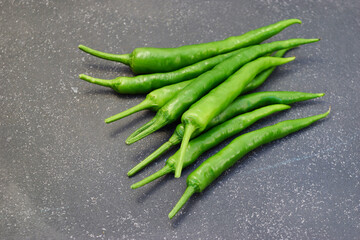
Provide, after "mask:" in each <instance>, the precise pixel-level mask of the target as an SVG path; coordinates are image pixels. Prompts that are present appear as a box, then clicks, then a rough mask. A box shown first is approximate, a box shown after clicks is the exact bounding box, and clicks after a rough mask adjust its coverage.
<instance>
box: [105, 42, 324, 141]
mask: <svg viewBox="0 0 360 240" xmlns="http://www.w3.org/2000/svg"><path fill="white" fill-rule="evenodd" d="M317 41H319V39H289V40H284V41H277V42H272V43H266V44H261V45H259V46H253V47H248V48H244V49H241V50H239V51H238V52H237V54H243V55H245V57H244V58H245V59H246V58H247V59H249V57H247V55H249V52H250V51H254V52H257V51H265V54H266V53H271V52H273V51H276V50H279V53H276V54H275V55H274V56H276V57H280V56H282V55H283V54H284V52H282V51H286V49H288V48H292V47H296V46H299V45H302V44H308V43H312V42H317ZM267 48H269V49H270V50H271V49H274V50H273V51H270V50H269V49H268V50H266V49H267ZM237 54H236V55H237ZM236 55H234V56H230V57H229V58H233V57H235V56H236ZM256 56H262V54H261V53H257V55H256ZM256 56H255V57H256ZM250 57H251V54H250ZM255 57H253V58H255ZM229 58H227V59H226V60H225V61H228V60H229ZM228 63H231V62H230V61H229V62H228ZM220 64H223V62H222V63H219V65H220ZM214 68H219V67H217V65H216V66H215V67H214ZM214 68H213V69H211V70H209V71H214ZM220 70H221V68H220ZM271 72H272V71H269V72H265V73H264V74H263V76H261V77H260V78H259V79H258V80H256V81H255V84H254V83H251V84H252V85H253V86H252V87H251V86H249V88H247V89H245V90H244V91H250V90H253V89H255V88H256V87H257V86H259V85H260V84H261V83H262V82H264V81H265V79H266V78H267V77H268V76H269V75H270V74H271ZM203 74H206V72H205V73H203ZM203 74H202V75H203ZM202 75H200V76H198V77H197V78H195V79H191V80H187V81H186V82H187V83H184V82H180V83H176V84H172V85H169V86H165V87H162V88H160V89H157V90H154V91H155V92H154V91H152V92H151V93H149V94H148V95H147V96H146V99H145V100H144V101H143V102H141V103H140V104H139V105H137V106H134V107H132V108H130V109H128V110H126V111H124V112H121V113H118V114H116V115H114V116H111V117H109V118H107V119H105V122H106V123H111V122H114V121H117V120H119V119H121V118H124V117H126V116H129V115H131V114H133V113H136V112H139V111H142V110H145V109H151V110H155V111H157V110H158V109H160V108H161V107H162V106H164V105H165V103H167V102H169V101H170V100H171V99H172V98H173V97H174V96H175V95H176V94H177V93H178V92H179V91H180V90H182V89H184V88H185V87H186V86H187V85H188V84H189V83H191V82H192V81H194V80H198V79H199V78H200V79H201V78H203V77H202ZM205 76H209V74H207V75H205ZM250 87H251V88H250ZM163 92H164V93H165V94H162V93H163ZM154 96H156V98H154ZM154 106H155V107H154ZM136 133H137V132H136ZM134 135H135V133H134Z"/></svg>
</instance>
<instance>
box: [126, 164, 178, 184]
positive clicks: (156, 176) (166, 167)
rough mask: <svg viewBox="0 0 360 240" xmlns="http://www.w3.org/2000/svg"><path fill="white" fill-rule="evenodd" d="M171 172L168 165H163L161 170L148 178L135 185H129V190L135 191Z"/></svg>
mask: <svg viewBox="0 0 360 240" xmlns="http://www.w3.org/2000/svg"><path fill="white" fill-rule="evenodd" d="M171 171H172V168H171V167H170V166H169V165H165V166H164V167H163V168H161V169H160V170H159V171H157V172H155V173H153V174H151V175H150V176H148V177H146V178H144V179H143V180H140V181H139V182H137V183H134V184H133V185H131V188H132V189H136V188H139V187H142V186H144V185H146V184H148V183H150V182H152V181H154V180H156V179H158V178H160V177H162V176H164V175H166V174H168V173H171Z"/></svg>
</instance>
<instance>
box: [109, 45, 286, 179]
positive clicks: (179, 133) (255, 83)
mask: <svg viewBox="0 0 360 240" xmlns="http://www.w3.org/2000/svg"><path fill="white" fill-rule="evenodd" d="M287 50H289V49H283V50H279V51H277V52H276V53H275V54H274V57H282V56H283V55H284V54H285V53H286V51H287ZM274 70H275V67H271V68H269V69H267V70H265V71H263V72H261V73H260V74H258V75H257V76H256V77H255V78H254V79H253V80H252V81H251V82H250V83H249V84H248V85H247V86H246V87H245V89H244V90H243V92H242V93H247V92H249V91H252V90H254V89H256V88H257V87H259V86H260V85H261V84H262V83H263V82H264V81H265V80H266V79H267V78H268V77H269V76H270V74H271V73H272V72H273V71H274ZM235 101H236V100H235ZM279 103H280V102H279ZM240 106H241V103H240ZM135 107H136V106H135ZM249 107H251V106H249ZM258 107H260V106H258ZM251 110H252V109H251ZM224 112H226V110H224ZM244 112H246V111H245V110H244ZM241 113H243V112H241V111H240V112H236V111H235V112H234V113H233V115H231V116H230V117H229V118H231V117H233V116H235V115H237V114H241ZM229 118H228V119H229ZM226 120H227V119H224V121H226ZM105 121H106V120H105ZM212 122H214V121H213V120H212V121H211V122H210V124H209V125H211V123H212ZM212 126H214V125H212ZM183 134H184V126H183V125H182V124H179V125H178V126H177V127H176V130H175V132H174V134H173V135H172V137H170V140H169V141H167V142H166V143H164V144H163V145H162V146H160V148H158V149H157V150H156V151H154V152H153V153H152V154H150V155H149V156H148V157H147V158H145V159H144V160H143V161H141V162H140V163H139V164H137V165H136V166H135V167H134V168H132V169H131V170H130V171H129V172H128V176H129V177H130V176H132V175H134V174H135V173H137V172H138V171H140V170H141V169H143V168H144V167H146V166H147V165H148V164H149V163H151V162H152V161H154V160H155V159H156V158H158V157H159V156H161V155H162V154H163V153H165V152H166V151H168V150H169V149H170V148H171V147H172V146H174V145H177V144H178V143H180V142H181V139H182V137H183Z"/></svg>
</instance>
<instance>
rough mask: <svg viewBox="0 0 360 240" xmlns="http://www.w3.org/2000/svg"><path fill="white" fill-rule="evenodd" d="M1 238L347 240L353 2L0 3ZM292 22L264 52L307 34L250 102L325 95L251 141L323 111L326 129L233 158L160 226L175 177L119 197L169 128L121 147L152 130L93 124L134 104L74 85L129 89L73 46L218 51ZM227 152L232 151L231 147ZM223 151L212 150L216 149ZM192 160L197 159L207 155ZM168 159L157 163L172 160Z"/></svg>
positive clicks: (357, 228)
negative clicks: (218, 45) (206, 47)
mask: <svg viewBox="0 0 360 240" xmlns="http://www.w3.org/2000/svg"><path fill="white" fill-rule="evenodd" d="M0 9H1V10H0V11H1V15H0V26H1V31H0V59H1V61H0V71H1V74H0V76H1V84H0V100H1V101H0V106H1V115H0V134H1V137H0V234H1V235H0V238H1V239H359V236H360V212H359V207H360V185H359V184H360V177H359V174H360V173H359V169H360V162H359V159H360V154H359V152H360V151H359V147H358V145H359V142H360V141H359V140H360V137H359V136H360V131H359V130H360V127H359V119H360V114H359V102H360V99H359V91H360V83H359V80H360V79H359V75H360V71H359V63H360V57H359V56H360V50H359V47H358V44H357V42H358V40H359V39H360V4H359V2H358V1H357V0H352V1H340V0H337V1H310V0H307V1H273V0H267V1H256V2H254V1H235V0H234V1H196V2H195V1H145V0H144V1H102V2H98V1H86V2H85V1H76V2H75V1H35V0H33V1H30V0H29V1H22V0H12V1H1V0H0ZM286 18H300V19H301V20H302V21H303V24H302V25H297V26H292V27H290V28H288V29H286V30H285V31H284V32H282V33H281V34H279V35H278V36H275V37H274V38H273V39H272V40H280V39H286V38H293V37H304V38H314V37H320V38H321V39H322V40H321V41H320V42H319V43H316V44H311V45H307V46H303V47H300V48H298V49H295V50H293V51H292V52H291V53H289V55H290V54H291V55H295V56H296V57H297V59H296V61H294V62H292V63H290V64H287V65H286V66H282V67H280V68H279V69H278V70H276V71H275V72H274V74H273V75H272V77H271V78H270V79H269V81H268V82H267V83H265V84H264V85H263V87H261V88H260V89H259V90H290V91H305V92H325V93H326V96H325V97H323V98H321V99H317V100H312V101H309V102H304V103H300V104H295V105H294V107H293V108H292V109H291V110H290V111H287V112H284V113H280V114H277V115H274V116H272V117H269V118H267V119H265V120H263V121H260V122H259V123H258V124H256V125H254V126H253V127H251V128H250V129H249V130H253V129H257V128H260V127H262V126H266V125H270V124H274V123H276V122H278V121H280V120H285V119H292V118H298V117H305V116H309V115H312V114H317V113H320V112H324V111H326V110H327V108H328V107H329V105H331V106H332V113H331V115H330V117H329V118H327V119H325V120H323V121H321V122H319V123H317V124H315V125H314V126H312V127H309V128H307V129H305V130H303V131H301V132H299V133H297V134H293V135H291V136H289V137H286V138H284V139H282V140H278V141H275V142H273V143H271V144H268V145H266V146H264V147H261V148H259V149H257V150H256V151H254V152H252V153H250V154H248V155H247V156H246V157H244V159H243V161H242V162H241V163H239V164H236V165H235V166H234V167H233V168H232V169H231V170H229V171H227V172H226V173H225V174H224V175H223V176H221V177H220V178H219V179H218V181H217V182H216V183H214V184H212V185H211V186H210V187H209V188H208V189H207V190H205V191H204V192H203V193H201V194H197V195H195V196H193V197H192V199H191V200H190V201H189V203H188V204H187V205H186V206H185V207H184V209H183V210H182V211H181V212H180V214H179V215H178V216H177V217H176V218H175V219H173V220H171V221H170V220H169V219H168V218H167V214H168V212H169V211H170V210H171V208H172V207H173V206H174V204H175V203H176V201H177V200H178V199H179V197H180V196H181V194H182V193H183V191H184V189H185V186H186V185H185V178H186V175H188V174H189V173H190V172H191V170H193V169H194V167H191V168H189V169H187V170H185V171H184V174H183V175H184V176H183V177H182V178H181V179H178V180H175V179H173V178H172V177H165V178H163V179H161V180H158V181H156V182H155V183H154V184H151V185H148V186H145V187H143V188H140V189H138V190H131V189H130V185H131V184H132V183H134V182H136V181H138V180H140V179H142V178H143V177H144V176H147V175H149V174H150V173H152V172H154V171H155V170H157V169H159V168H160V167H161V166H163V161H164V160H165V159H166V157H163V158H161V160H159V161H157V162H156V163H154V164H152V165H151V166H149V167H148V168H146V169H145V170H144V171H142V172H141V174H138V175H136V176H135V177H133V178H131V179H129V178H128V177H127V176H126V172H127V171H128V170H129V169H130V168H131V167H132V166H133V165H134V164H136V163H137V162H138V161H140V160H141V159H143V158H144V157H146V156H147V155H148V154H149V153H150V152H152V151H153V150H155V149H156V148H157V147H158V146H160V144H161V143H163V142H164V141H165V140H166V139H167V138H168V137H169V136H170V135H171V132H172V130H173V127H174V125H172V126H170V127H168V128H164V129H163V130H161V131H159V132H157V133H155V134H152V135H151V136H150V137H148V138H146V139H144V140H142V141H140V142H137V143H135V144H133V145H131V146H126V145H125V143H124V140H125V138H126V137H127V136H128V135H129V134H130V133H132V132H133V131H134V130H135V129H136V128H138V127H139V126H141V125H142V124H143V123H145V122H146V121H148V120H149V119H151V117H152V116H153V113H151V112H142V113H138V114H135V115H133V116H130V117H128V118H126V119H124V120H122V121H119V122H116V123H112V124H109V125H106V124H104V122H103V120H104V119H105V118H106V117H108V116H111V115H113V114H115V113H118V112H120V111H123V110H125V109H127V108H129V107H131V106H133V105H135V104H136V103H138V102H140V101H141V100H142V99H143V96H127V95H125V96H120V95H118V94H116V93H114V92H113V91H112V90H109V89H106V88H103V87H100V86H95V85H91V84H89V83H86V82H83V81H81V80H79V79H78V78H77V76H78V74H80V73H86V74H89V75H92V76H95V77H101V78H114V77H116V76H118V75H127V76H131V72H130V71H129V69H128V68H127V67H125V66H124V65H121V64H118V63H113V62H108V61H105V60H101V59H97V58H95V57H91V56H88V55H86V54H84V53H82V52H81V51H79V50H78V49H77V45H78V44H85V45H88V46H90V47H93V48H95V49H99V50H104V51H108V52H114V53H125V52H130V51H132V49H133V48H135V47H139V46H155V47H176V46H179V45H183V44H193V43H200V42H208V41H214V40H220V39H223V38H226V37H228V36H231V35H238V34H241V33H244V32H246V31H248V30H251V29H254V28H257V27H260V26H264V25H267V24H269V23H273V22H276V21H278V20H282V19H286ZM228 142H229V141H228ZM224 145H225V144H222V145H221V146H224ZM221 146H219V147H218V148H216V149H214V150H212V151H209V152H207V153H206V154H204V155H203V156H202V157H201V158H200V160H204V159H206V158H207V157H209V156H210V155H211V154H213V153H215V152H216V151H218V150H219V149H220V147H221ZM170 154H171V153H169V154H167V155H166V156H170Z"/></svg>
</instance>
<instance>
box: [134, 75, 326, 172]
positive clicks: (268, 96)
mask: <svg viewBox="0 0 360 240" xmlns="http://www.w3.org/2000/svg"><path fill="white" fill-rule="evenodd" d="M254 80H256V79H254ZM254 80H253V81H254ZM322 96H324V93H305V92H287V91H280V92H279V91H275V92H257V93H251V94H247V95H243V96H240V97H238V98H237V99H235V100H234V102H232V103H231V104H230V105H229V106H228V107H227V108H226V109H225V110H224V111H223V112H221V113H220V114H219V115H218V116H216V117H215V118H213V119H212V120H211V122H210V123H209V124H208V126H207V128H206V129H210V128H212V127H214V126H217V125H219V124H222V123H223V122H225V121H227V120H228V119H231V118H233V117H235V116H237V115H240V114H243V113H246V112H249V111H252V110H254V109H257V108H260V107H263V106H266V105H270V104H292V103H295V102H300V101H306V100H310V99H314V98H318V97H322ZM206 129H205V130H206ZM183 136H184V125H183V124H181V123H180V124H178V125H177V126H176V129H175V131H174V133H173V134H172V136H171V137H170V139H169V140H168V141H167V142H165V143H164V144H163V145H161V146H160V147H159V148H158V149H157V150H155V151H154V152H153V153H152V154H150V155H149V156H148V157H147V158H145V159H144V160H143V161H141V162H140V163H139V164H137V165H136V166H135V167H134V168H132V169H131V170H130V171H129V172H128V176H133V175H134V174H135V173H137V172H139V171H140V170H141V169H143V168H144V167H146V166H147V165H148V164H149V163H151V162H152V161H154V160H155V159H156V158H158V157H159V156H161V155H162V154H164V153H165V152H167V151H168V150H169V149H170V148H171V147H173V146H176V145H178V144H179V143H180V142H181V140H182V138H183ZM196 136H197V134H194V135H193V136H192V137H196Z"/></svg>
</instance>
